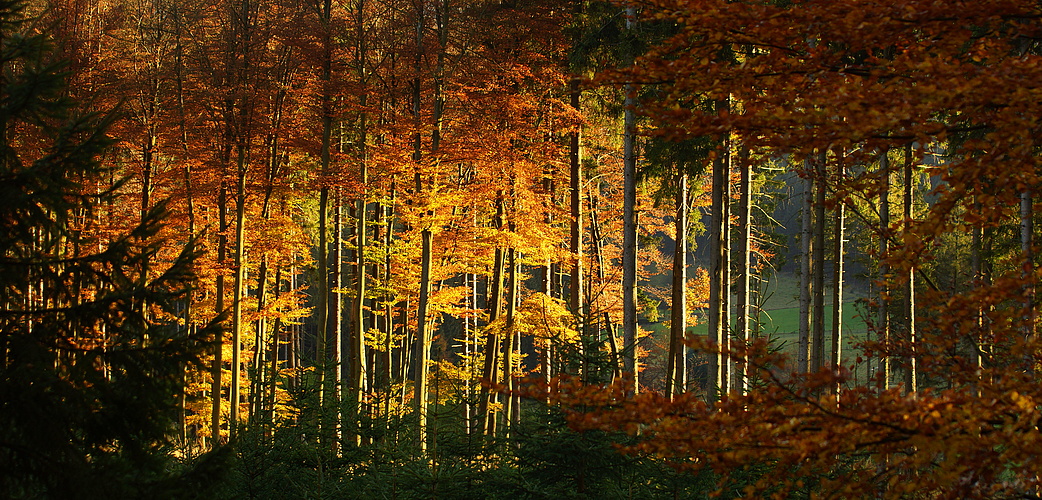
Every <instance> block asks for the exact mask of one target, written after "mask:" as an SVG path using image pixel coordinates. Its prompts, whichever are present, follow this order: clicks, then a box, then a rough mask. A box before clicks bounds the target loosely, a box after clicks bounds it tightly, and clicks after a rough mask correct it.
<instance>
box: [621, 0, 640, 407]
mask: <svg viewBox="0 0 1042 500" xmlns="http://www.w3.org/2000/svg"><path fill="white" fill-rule="evenodd" d="M636 23H637V8H636V7H635V6H633V5H630V6H628V7H626V29H627V30H634V29H636ZM632 57H633V54H630V58H631V63H632ZM625 92H626V102H625V105H626V110H625V116H624V120H623V121H624V124H623V126H624V131H623V153H622V162H623V195H622V196H623V202H622V204H623V211H622V218H623V229H622V345H623V347H622V356H623V370H622V371H623V372H624V373H625V374H627V376H631V377H633V385H632V386H631V387H630V390H631V392H632V393H633V394H636V393H637V392H639V390H640V381H639V379H638V377H637V369H638V360H637V213H636V209H637V152H636V134H637V130H636V126H637V118H636V117H637V115H636V109H635V108H636V106H637V99H636V88H634V86H633V84H626V87H625Z"/></svg>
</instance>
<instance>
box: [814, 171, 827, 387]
mask: <svg viewBox="0 0 1042 500" xmlns="http://www.w3.org/2000/svg"><path fill="white" fill-rule="evenodd" d="M827 154H828V152H827V151H821V152H820V153H819V155H818V159H817V161H816V162H815V163H814V170H815V175H814V186H815V190H814V250H813V251H812V252H811V253H812V254H813V260H814V262H813V265H812V268H813V271H812V273H813V278H814V285H813V287H814V290H813V292H814V323H813V324H814V329H813V331H812V332H811V340H812V345H811V365H810V371H812V372H817V371H819V370H821V368H822V367H823V366H824V365H825V294H826V291H825V161H826V155H827Z"/></svg>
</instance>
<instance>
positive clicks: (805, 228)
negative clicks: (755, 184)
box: [796, 158, 814, 373]
mask: <svg viewBox="0 0 1042 500" xmlns="http://www.w3.org/2000/svg"><path fill="white" fill-rule="evenodd" d="M803 165H804V171H805V172H806V177H804V179H803V194H802V196H801V199H800V201H801V202H802V206H801V207H800V219H801V224H800V226H801V231H800V317H799V321H800V325H799V327H800V329H799V339H798V341H797V351H796V369H797V371H799V372H800V373H807V372H808V371H809V370H810V359H811V338H810V337H811V260H812V259H811V249H812V246H813V245H812V243H811V240H812V238H813V234H812V228H813V218H814V217H813V214H812V213H811V211H812V209H813V205H814V203H813V201H814V190H813V186H814V182H813V180H812V179H811V173H810V165H811V161H810V159H809V158H808V159H806V160H805V161H804V163H803Z"/></svg>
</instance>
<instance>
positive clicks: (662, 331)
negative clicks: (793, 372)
mask: <svg viewBox="0 0 1042 500" xmlns="http://www.w3.org/2000/svg"><path fill="white" fill-rule="evenodd" d="M798 284H799V281H798V279H796V277H795V276H792V275H791V274H785V273H778V274H777V275H776V276H775V277H774V279H772V280H770V282H768V283H766V284H764V286H763V290H762V296H763V297H764V300H763V305H762V308H763V311H762V312H761V315H760V329H759V332H760V334H761V335H769V336H771V337H772V338H773V339H775V341H776V342H777V344H778V346H779V347H780V348H781V349H782V351H783V352H786V353H789V354H790V355H793V356H795V354H796V345H797V341H798V337H799V316H800V308H799V292H798V288H797V287H798ZM827 292H828V293H829V295H831V287H829V290H828V291H827ZM844 296H845V300H844V302H843V349H842V352H843V358H844V359H848V360H849V359H851V358H852V357H854V356H857V354H858V353H859V352H858V351H857V350H856V349H855V345H856V344H858V343H859V342H862V341H864V340H865V336H866V334H867V331H868V329H867V326H866V325H865V321H864V319H863V318H862V317H861V315H862V314H863V312H862V311H859V310H858V308H857V307H855V303H856V301H857V300H858V299H860V298H861V297H863V296H864V291H862V290H859V289H857V288H856V287H847V288H845V289H844ZM733 300H734V299H733V298H732V301H733ZM732 303H733V302H732ZM696 314H697V315H698V317H699V319H698V320H699V324H698V325H696V326H692V327H689V328H688V332H689V333H692V334H695V335H706V334H707V331H708V326H707V325H706V318H705V316H704V313H703V312H702V311H698V312H696ZM661 317H662V318H666V319H668V318H669V310H668V308H665V309H664V310H663V311H662V316H661ZM734 324H735V316H734V315H732V316H731V325H732V327H733V325H734ZM641 328H643V329H645V330H651V331H652V332H653V335H654V336H655V338H656V340H657V341H656V343H659V345H665V344H663V343H660V342H661V341H662V340H664V339H665V338H667V336H668V332H669V329H668V327H667V325H666V323H642V324H641ZM825 345H826V346H831V345H832V301H831V300H828V301H826V303H825ZM843 364H845V365H846V364H848V362H844V363H843Z"/></svg>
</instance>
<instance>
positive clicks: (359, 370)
mask: <svg viewBox="0 0 1042 500" xmlns="http://www.w3.org/2000/svg"><path fill="white" fill-rule="evenodd" d="M363 140H364V133H363ZM364 155H365V153H364V152H363V153H362V157H361V158H360V159H359V161H360V162H361V165H360V172H359V174H360V177H361V180H362V185H363V186H365V183H366V182H368V180H369V179H368V177H369V175H368V171H367V168H366V159H365V157H364ZM355 212H356V220H355V222H356V227H355V244H356V246H357V248H358V249H357V250H356V252H355V258H356V261H355V283H354V284H355V299H354V301H353V302H352V303H351V325H352V327H353V329H352V332H351V335H350V344H351V345H350V351H351V354H352V355H351V367H350V371H349V374H348V375H349V376H348V380H349V381H350V386H349V387H348V388H347V390H346V391H345V393H344V394H343V399H344V401H347V402H350V403H352V404H354V405H356V406H355V408H356V410H355V416H359V415H360V414H361V413H362V404H363V397H364V394H365V389H366V367H365V360H366V349H365V331H366V328H365V294H366V275H367V272H366V263H365V248H366V245H367V244H368V241H367V239H366V238H367V234H366V213H367V209H366V202H365V195H364V194H363V195H362V196H360V197H359V198H358V199H357V200H356V201H355ZM361 439H362V438H361V435H357V434H356V435H355V436H354V441H355V444H356V445H360V444H362V443H361Z"/></svg>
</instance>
